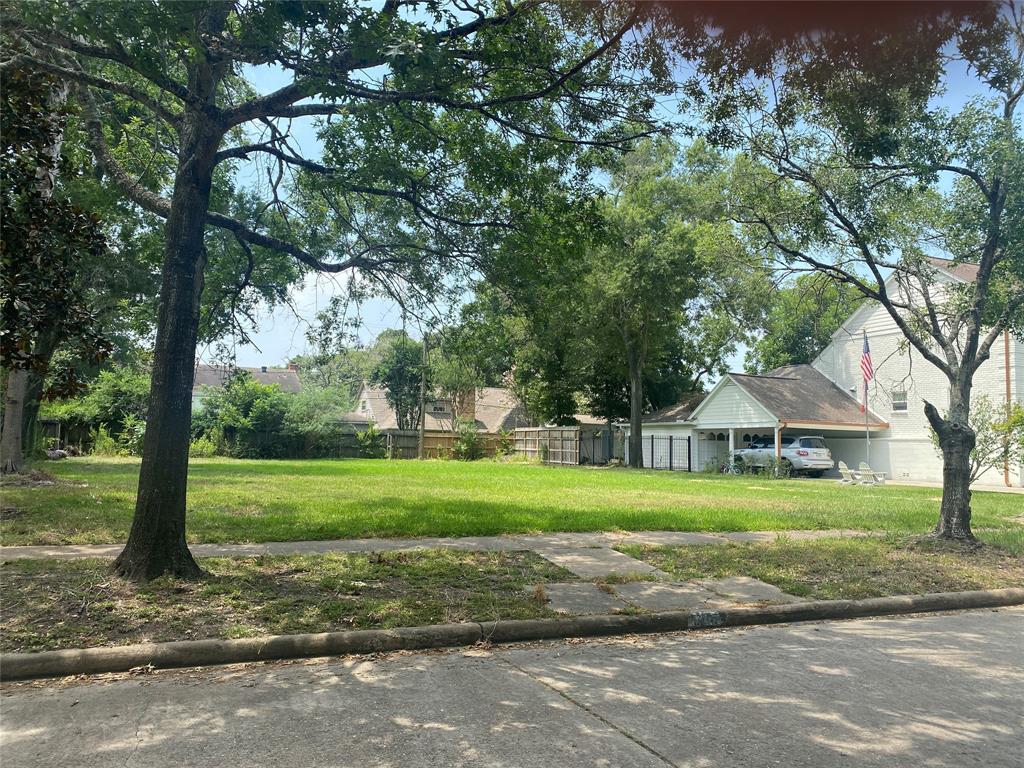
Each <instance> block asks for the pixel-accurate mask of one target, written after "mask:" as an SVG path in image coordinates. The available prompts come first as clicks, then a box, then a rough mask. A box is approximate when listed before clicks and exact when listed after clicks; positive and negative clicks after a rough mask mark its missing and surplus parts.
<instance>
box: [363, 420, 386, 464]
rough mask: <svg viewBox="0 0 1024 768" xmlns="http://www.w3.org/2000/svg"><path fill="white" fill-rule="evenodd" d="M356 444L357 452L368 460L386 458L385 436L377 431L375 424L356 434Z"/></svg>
mask: <svg viewBox="0 0 1024 768" xmlns="http://www.w3.org/2000/svg"><path fill="white" fill-rule="evenodd" d="M356 442H357V443H358V444H359V452H360V453H361V454H362V455H363V456H365V457H366V458H368V459H383V458H384V457H385V456H387V452H388V444H387V435H385V434H384V433H383V432H381V431H380V430H379V429H377V426H376V425H375V424H370V426H368V427H367V428H366V429H364V430H363V431H362V432H356Z"/></svg>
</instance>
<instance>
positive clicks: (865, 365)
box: [860, 331, 875, 413]
mask: <svg viewBox="0 0 1024 768" xmlns="http://www.w3.org/2000/svg"><path fill="white" fill-rule="evenodd" d="M860 372H861V373H862V374H864V400H863V401H862V402H861V404H860V412H861V413H864V412H865V409H866V408H867V406H868V382H869V381H871V380H872V379H873V378H875V369H874V366H872V365H871V347H869V346H868V333H867V331H864V351H863V352H861V353H860Z"/></svg>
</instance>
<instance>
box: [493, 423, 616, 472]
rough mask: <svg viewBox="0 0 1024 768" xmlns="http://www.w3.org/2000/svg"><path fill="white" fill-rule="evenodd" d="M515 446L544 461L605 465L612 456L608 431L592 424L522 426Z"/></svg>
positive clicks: (515, 438) (513, 437)
mask: <svg viewBox="0 0 1024 768" xmlns="http://www.w3.org/2000/svg"><path fill="white" fill-rule="evenodd" d="M512 445H513V450H514V451H515V452H516V453H517V454H519V455H521V456H526V457H527V458H530V459H536V460H539V461H541V462H543V463H545V464H604V463H606V462H607V461H608V459H609V458H610V455H611V439H610V433H609V431H608V430H607V429H595V428H592V427H520V428H518V429H516V431H515V432H514V433H513V435H512Z"/></svg>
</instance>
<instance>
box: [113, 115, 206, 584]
mask: <svg viewBox="0 0 1024 768" xmlns="http://www.w3.org/2000/svg"><path fill="white" fill-rule="evenodd" d="M218 142H219V135H215V133H214V132H213V131H212V130H211V127H210V126H209V124H208V120H207V118H205V117H204V116H202V115H201V114H198V113H197V112H193V113H190V115H189V119H187V121H186V124H185V125H184V126H183V130H182V152H181V155H180V157H179V161H178V172H177V176H176V177H175V182H174V194H173V196H172V202H171V212H170V215H169V216H168V218H167V227H166V231H165V237H166V244H165V247H164V264H163V282H162V285H161V288H160V310H159V314H158V316H157V333H156V346H155V349H154V355H153V374H152V388H151V391H150V397H149V416H148V418H147V422H146V436H145V439H144V441H143V447H142V467H141V470H140V472H139V491H138V497H137V499H136V503H135V517H134V518H133V520H132V528H131V532H130V534H129V536H128V542H127V544H126V545H125V548H124V550H123V551H122V552H121V554H120V555H118V558H117V560H116V561H115V562H114V566H113V567H114V571H115V572H116V573H118V574H119V575H121V576H125V577H127V578H130V579H133V580H136V581H145V580H149V579H153V578H156V577H157V576H160V575H162V574H166V573H169V574H173V575H175V576H179V577H183V578H198V577H200V576H202V570H201V569H200V568H199V565H198V564H197V563H196V561H195V560H194V559H193V557H192V553H191V552H189V550H188V546H187V545H186V543H185V496H186V486H187V483H188V447H189V432H190V426H191V419H192V384H193V379H194V376H195V356H196V338H197V333H198V328H199V300H200V295H201V293H202V289H203V270H204V269H205V267H206V249H205V247H204V245H203V234H204V231H205V221H206V213H207V210H208V208H209V202H210V186H211V182H212V176H213V154H214V152H215V151H216V147H217V144H218Z"/></svg>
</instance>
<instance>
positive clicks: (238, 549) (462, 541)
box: [0, 530, 870, 560]
mask: <svg viewBox="0 0 1024 768" xmlns="http://www.w3.org/2000/svg"><path fill="white" fill-rule="evenodd" d="M867 535H870V534H868V533H866V532H864V531H849V530H822V531H739V532H735V533H690V532H686V531H635V532H628V531H615V532H597V533H546V534H537V535H514V536H467V537H464V538H426V537H424V538H403V539H335V540H331V541H268V542H263V543H260V544H191V545H190V546H189V549H191V550H192V554H194V555H195V556H196V557H251V556H253V555H318V554H323V553H325V552H396V551H414V550H417V549H461V550H467V551H490V552H499V551H506V552H510V551H516V550H532V551H535V552H552V553H557V552H560V551H567V550H584V549H602V548H603V549H610V548H611V547H616V546H619V545H620V544H648V545H651V546H665V547H669V546H673V547H674V546H687V545H692V544H724V543H726V542H730V541H733V542H746V541H775V540H776V539H777V538H779V537H781V536H784V537H786V538H789V539H795V540H806V539H822V538H835V537H837V536H840V537H844V536H845V537H849V536H867ZM123 547H124V545H123V544H68V545H46V544H41V545H32V546H18V547H0V560H22V559H26V558H31V559H36V558H53V559H56V560H72V559H76V558H83V557H110V558H113V557H117V555H118V554H119V553H120V552H121V549H122V548H123Z"/></svg>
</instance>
